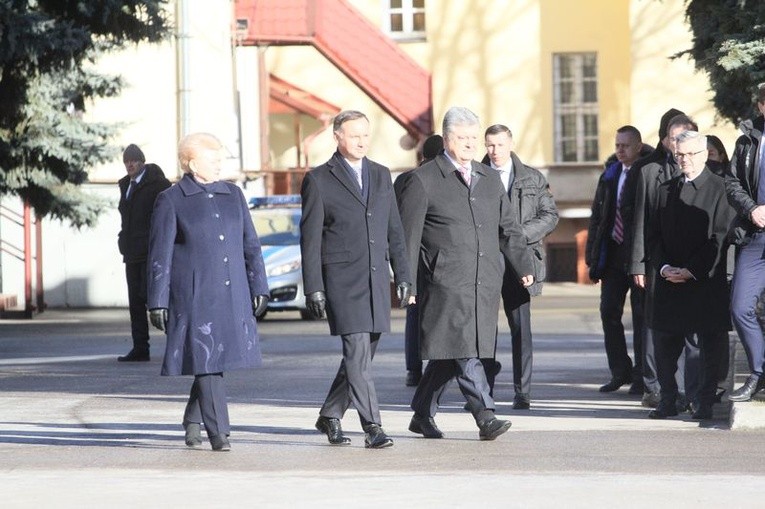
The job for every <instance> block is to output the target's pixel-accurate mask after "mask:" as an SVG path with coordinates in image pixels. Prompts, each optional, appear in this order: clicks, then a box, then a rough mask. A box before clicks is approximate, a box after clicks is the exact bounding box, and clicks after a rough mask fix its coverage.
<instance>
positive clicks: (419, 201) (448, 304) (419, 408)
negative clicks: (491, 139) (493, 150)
mask: <svg viewBox="0 0 765 509" xmlns="http://www.w3.org/2000/svg"><path fill="white" fill-rule="evenodd" d="M443 136H444V149H445V150H444V152H443V153H442V154H439V155H438V156H437V157H436V158H435V159H434V160H432V161H430V162H429V163H427V164H424V165H422V166H420V167H419V168H417V169H416V170H414V171H413V172H412V173H411V176H410V177H409V178H408V179H406V181H405V182H404V185H403V187H402V189H401V192H400V194H399V207H400V210H401V218H402V221H403V223H404V230H405V232H406V245H407V248H408V250H409V262H410V263H409V264H410V267H412V271H413V272H414V274H415V276H416V278H415V281H416V285H415V290H416V291H414V292H413V293H415V294H416V301H417V305H418V308H419V320H420V352H421V354H422V358H423V359H429V360H430V362H428V365H427V367H426V368H425V372H424V373H423V375H422V379H421V380H420V383H419V385H418V386H417V390H416V392H415V394H414V398H413V399H412V410H414V412H415V413H414V416H413V417H412V421H411V423H410V425H409V430H410V431H412V432H414V433H419V434H422V435H424V436H425V437H426V438H441V437H442V436H443V433H441V431H440V430H439V429H438V427H437V426H436V424H435V421H434V420H433V417H434V416H435V414H436V412H437V410H438V405H439V400H440V398H441V396H442V394H443V392H444V390H445V389H446V386H447V384H448V383H449V382H450V381H451V379H452V378H454V377H457V382H458V384H459V387H460V390H461V391H462V394H463V395H464V396H465V399H466V400H467V403H468V408H469V409H470V411H471V413H472V414H473V417H474V418H475V420H476V423H477V424H478V428H479V438H480V439H482V440H493V439H495V438H497V437H498V436H499V435H501V434H502V433H505V432H506V431H507V430H508V429H509V428H510V425H511V423H510V422H509V421H505V420H500V419H497V418H496V416H495V414H494V400H493V399H492V397H491V395H490V394H489V385H488V383H487V381H486V375H485V373H484V370H483V366H482V365H481V362H480V360H479V359H481V358H491V357H494V353H495V350H496V336H497V315H498V313H499V296H500V289H501V287H502V277H503V273H504V267H503V264H502V254H504V255H505V257H506V258H507V259H508V260H509V262H510V263H511V265H512V267H513V269H514V270H515V272H516V274H523V283H524V285H525V286H528V285H530V284H531V283H532V282H533V276H532V275H531V273H532V271H533V269H532V265H531V260H530V257H529V255H528V250H527V247H526V238H525V236H524V235H523V231H522V230H521V227H520V225H519V224H518V221H517V218H516V217H515V215H514V214H513V212H512V210H511V207H510V201H509V199H508V197H507V193H506V192H505V190H504V188H503V187H502V182H501V181H500V179H499V175H498V174H497V172H495V171H492V170H491V169H490V168H487V167H486V166H484V165H482V164H480V163H478V162H476V161H473V157H474V156H475V152H476V149H477V148H478V143H479V136H480V126H479V123H478V117H477V116H476V115H475V114H474V113H473V112H471V111H470V110H468V109H466V108H459V107H454V108H450V109H449V111H448V112H447V113H446V115H445V117H444V122H443Z"/></svg>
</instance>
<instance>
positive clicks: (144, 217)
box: [117, 143, 170, 362]
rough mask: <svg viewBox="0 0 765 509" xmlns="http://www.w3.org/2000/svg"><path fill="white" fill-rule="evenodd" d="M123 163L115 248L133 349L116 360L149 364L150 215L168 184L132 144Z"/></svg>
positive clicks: (155, 167)
mask: <svg viewBox="0 0 765 509" xmlns="http://www.w3.org/2000/svg"><path fill="white" fill-rule="evenodd" d="M122 161H123V163H124V164H125V170H126V171H127V175H125V176H124V177H122V178H121V179H120V180H119V181H118V182H117V184H118V185H119V188H120V202H119V205H118V209H119V212H120V217H121V219H122V228H121V229H120V233H119V236H118V238H117V244H118V246H119V250H120V253H121V254H122V260H123V261H124V262H125V279H126V280H127V287H128V304H129V306H130V329H131V332H132V336H133V348H132V349H131V350H130V352H128V353H127V355H122V356H120V357H117V360H118V361H119V362H141V361H148V360H149V319H148V317H147V314H146V313H147V310H146V256H147V254H148V252H149V229H150V227H151V215H152V212H153V211H154V202H155V201H156V199H157V195H158V194H159V193H161V192H162V191H164V190H165V189H167V188H168V187H170V181H168V180H167V179H166V178H165V174H164V173H163V172H162V169H161V168H160V167H159V166H157V165H156V164H146V158H145V157H144V155H143V152H142V151H141V149H140V148H138V146H137V145H134V144H132V143H131V144H130V145H128V146H127V147H126V148H125V151H124V152H123V154H122Z"/></svg>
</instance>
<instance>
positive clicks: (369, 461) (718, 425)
mask: <svg viewBox="0 0 765 509" xmlns="http://www.w3.org/2000/svg"><path fill="white" fill-rule="evenodd" d="M597 292H598V288H597V287H588V286H580V285H573V284H556V285H552V284H548V285H546V288H545V294H544V295H543V296H541V297H539V298H536V299H535V300H534V302H533V305H532V309H533V311H532V315H533V330H534V334H535V336H534V348H535V350H534V377H533V389H532V390H533V392H532V398H533V401H532V409H531V410H530V411H514V410H512V407H511V401H512V396H513V390H512V370H511V360H510V341H509V336H508V331H507V324H506V323H505V322H504V320H503V319H501V320H500V322H499V323H500V344H499V353H498V358H499V360H500V361H501V362H502V363H503V365H504V369H503V371H502V372H501V373H500V375H499V377H498V380H497V382H498V383H497V388H496V399H497V411H498V414H499V415H500V416H501V417H505V418H509V419H510V420H512V422H513V427H512V429H511V430H510V431H509V432H508V433H507V434H506V435H503V436H502V437H500V438H499V439H497V440H496V441H493V442H482V441H479V440H478V430H477V428H476V426H475V423H474V422H473V420H472V418H471V416H470V414H469V413H467V412H465V411H464V410H463V409H462V406H463V404H464V400H463V399H462V398H461V395H460V394H459V391H458V390H457V389H456V387H455V386H454V384H453V385H452V387H450V389H449V390H448V391H447V393H446V394H445V396H444V399H443V401H442V411H441V412H440V413H439V414H438V415H437V416H436V421H437V423H438V425H439V426H440V428H441V429H442V430H443V431H444V433H445V434H446V437H445V438H444V439H442V440H426V439H423V438H421V437H418V436H417V435H414V434H412V433H410V432H409V431H408V430H407V426H408V423H409V419H410V418H411V410H410V409H409V406H408V405H409V402H410V400H411V397H412V394H413V392H414V389H413V388H410V387H405V386H404V378H405V370H404V354H403V326H404V313H403V312H402V311H400V310H395V311H394V312H393V321H392V329H393V330H392V332H391V334H388V335H385V336H384V337H383V340H382V343H381V345H380V348H379V349H378V354H377V357H376V358H375V362H374V371H375V380H376V385H377V392H378V396H379V399H380V402H381V407H382V418H383V425H384V428H385V430H386V431H387V432H388V434H389V435H391V436H392V437H393V439H394V440H395V446H394V447H392V448H389V449H384V450H367V449H365V448H364V436H363V433H362V430H361V426H360V424H359V422H358V418H357V415H356V413H355V411H353V409H351V410H350V411H349V412H348V413H347V414H346V417H345V419H344V420H343V427H344V429H345V430H346V431H347V432H348V435H349V436H350V437H351V439H352V444H351V445H350V446H347V447H333V446H330V445H328V444H327V442H326V438H325V437H324V436H323V435H321V434H319V433H318V432H316V431H315V430H314V429H313V424H314V422H315V420H316V416H317V413H318V409H319V407H320V405H321V402H322V400H323V398H324V396H325V394H326V391H327V389H328V387H329V384H330V382H331V380H332V378H333V376H334V372H335V371H336V369H337V365H338V362H339V359H340V341H339V339H337V338H333V337H330V336H329V335H328V329H327V325H326V323H325V322H322V321H318V322H306V321H301V320H299V317H298V315H297V313H282V314H277V313H272V314H270V315H269V317H268V319H267V320H266V321H264V322H262V323H261V324H260V325H259V328H260V333H261V337H262V349H263V357H264V364H263V366H262V367H261V368H259V369H256V370H245V371H238V372H232V373H227V374H226V379H227V385H228V392H229V401H230V413H231V422H232V426H233V429H232V435H231V443H232V451H231V452H228V453H218V452H212V451H210V450H209V449H208V448H207V447H205V448H204V449H202V450H190V449H187V448H186V447H185V445H184V443H183V431H182V428H181V426H180V420H181V418H182V412H183V408H184V403H185V400H186V398H187V395H188V391H189V388H190V385H191V379H190V378H189V377H161V376H159V370H160V365H161V355H162V351H163V347H164V342H163V341H162V339H161V337H159V336H153V339H152V345H153V346H152V360H151V362H148V363H134V364H121V363H120V364H118V363H117V362H116V357H117V355H120V354H124V353H125V352H126V351H127V350H128V349H129V348H130V341H129V339H128V338H129V331H130V326H129V322H128V314H127V310H124V309H98V310H92V309H91V310H48V311H46V312H45V313H42V314H39V315H37V316H36V317H35V318H34V319H32V320H1V321H0V454H1V455H2V458H3V461H2V466H0V474H1V475H0V506H2V507H4V508H15V507H105V506H109V507H168V506H184V507H240V506H241V507H248V506H253V507H255V506H257V507H341V508H342V507H354V508H364V507H412V506H417V507H419V508H423V507H424V508H430V507H434V508H436V507H438V508H440V507H467V508H471V507H551V506H556V507H613V506H615V505H617V504H618V506H619V507H646V506H650V507H675V508H676V507H721V506H726V507H757V506H759V504H760V503H762V499H763V493H764V492H765V462H763V461H762V457H763V454H764V453H765V430H763V429H762V427H763V424H765V404H764V403H762V402H760V401H755V402H750V403H737V404H736V405H735V406H733V407H731V405H730V403H728V402H724V403H723V404H721V405H718V406H717V407H716V408H715V419H714V420H712V421H708V422H703V423H699V422H697V421H693V420H691V419H690V416H688V415H684V416H681V417H679V418H674V419H667V420H663V421H655V420H651V419H648V418H647V413H648V410H647V409H645V408H643V407H641V406H640V398H639V397H638V396H629V395H627V393H626V387H625V388H623V389H622V390H620V391H618V392H616V393H613V394H601V393H599V392H598V391H597V388H598V386H599V385H600V384H602V383H604V382H606V381H607V380H608V377H609V375H608V370H607V365H606V360H605V353H604V351H603V340H602V333H601V329H600V321H599V318H598V311H597V310H598V306H597V303H598V293H597ZM735 343H736V342H735V341H734V344H735ZM742 357H743V355H741V354H740V352H739V355H737V358H736V362H735V365H736V366H737V370H738V371H739V373H737V383H740V382H741V381H742V380H743V377H744V374H745V373H744V371H743V370H742V363H743V362H744V361H743V360H742ZM743 369H744V370H745V368H743ZM732 377H733V374H731V377H729V381H728V385H729V386H730V384H731V383H732ZM728 389H729V387H728ZM731 410H732V412H731ZM731 414H732V415H733V420H732V421H731V420H730V415H731Z"/></svg>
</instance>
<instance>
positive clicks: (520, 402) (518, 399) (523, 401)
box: [513, 393, 531, 410]
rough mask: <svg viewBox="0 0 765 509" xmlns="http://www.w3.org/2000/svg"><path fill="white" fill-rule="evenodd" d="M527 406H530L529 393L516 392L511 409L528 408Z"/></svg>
mask: <svg viewBox="0 0 765 509" xmlns="http://www.w3.org/2000/svg"><path fill="white" fill-rule="evenodd" d="M529 408H531V398H529V395H528V394H521V393H517V394H516V395H515V398H513V410H528V409H529Z"/></svg>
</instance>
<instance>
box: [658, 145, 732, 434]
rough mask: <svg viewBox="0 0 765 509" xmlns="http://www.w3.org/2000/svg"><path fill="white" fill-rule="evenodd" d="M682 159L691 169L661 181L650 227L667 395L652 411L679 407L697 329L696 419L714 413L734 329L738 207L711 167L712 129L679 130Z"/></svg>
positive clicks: (667, 412)
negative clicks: (689, 343) (730, 245)
mask: <svg viewBox="0 0 765 509" xmlns="http://www.w3.org/2000/svg"><path fill="white" fill-rule="evenodd" d="M675 158H676V159H677V161H678V163H679V165H680V167H681V171H682V173H683V175H680V176H677V177H675V178H673V179H672V180H670V181H668V182H665V183H663V184H661V185H660V186H659V188H658V192H657V206H656V214H654V215H653V216H652V218H651V223H650V225H649V228H648V231H647V233H646V243H647V246H648V249H649V264H650V267H651V273H650V274H649V277H650V278H653V279H654V280H655V281H656V283H655V285H654V295H653V300H652V306H653V308H652V309H651V313H650V314H649V320H650V321H649V324H650V326H651V328H652V329H653V331H654V344H655V347H656V363H657V368H658V375H659V384H660V385H661V402H660V403H659V406H658V407H656V409H655V410H652V411H651V412H650V413H649V417H651V418H653V419H664V418H666V417H671V416H674V415H677V414H678V409H677V407H676V404H675V401H676V399H677V393H678V390H677V383H676V382H675V371H676V370H677V360H678V358H679V357H680V354H681V353H682V351H683V347H684V345H685V337H686V335H688V334H689V333H696V334H697V336H698V339H699V343H700V349H701V359H702V370H701V387H700V390H699V398H698V406H697V407H695V408H694V409H693V410H694V412H693V418H694V419H711V418H712V405H713V403H714V400H715V392H716V388H717V374H718V364H719V362H720V359H721V357H722V353H721V350H722V348H724V347H725V341H723V340H722V338H723V334H722V333H723V332H725V331H728V330H730V316H729V312H728V308H729V292H728V284H727V274H726V270H725V269H726V260H725V256H726V251H727V249H726V245H725V239H726V236H727V233H728V228H729V226H730V223H731V220H732V219H733V215H734V212H733V209H732V208H731V207H730V206H729V205H728V203H727V200H726V198H725V183H724V180H723V179H722V178H721V177H719V176H717V175H715V174H713V173H712V172H711V171H710V170H709V169H708V168H707V167H706V166H705V162H706V159H707V142H706V137H705V136H702V135H701V134H699V133H698V132H697V131H685V132H683V133H681V134H680V135H678V136H677V137H676V152H675ZM694 406H695V405H694Z"/></svg>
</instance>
